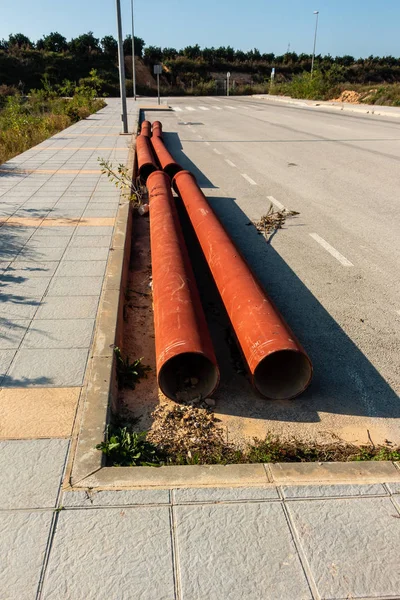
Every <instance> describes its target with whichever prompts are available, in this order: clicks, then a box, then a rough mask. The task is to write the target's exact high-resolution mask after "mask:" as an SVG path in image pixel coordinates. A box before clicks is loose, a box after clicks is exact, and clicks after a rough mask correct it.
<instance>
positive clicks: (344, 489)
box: [282, 483, 387, 498]
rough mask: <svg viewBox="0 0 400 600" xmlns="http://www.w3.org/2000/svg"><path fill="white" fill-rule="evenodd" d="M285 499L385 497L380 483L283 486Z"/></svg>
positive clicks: (384, 491) (385, 493)
mask: <svg viewBox="0 0 400 600" xmlns="http://www.w3.org/2000/svg"><path fill="white" fill-rule="evenodd" d="M282 493H283V495H284V497H285V498H329V497H330V498H332V497H333V498H334V497H340V496H385V495H387V492H386V490H385V488H384V487H383V485H382V484H381V483H376V484H365V485H351V484H345V485H293V486H283V487H282Z"/></svg>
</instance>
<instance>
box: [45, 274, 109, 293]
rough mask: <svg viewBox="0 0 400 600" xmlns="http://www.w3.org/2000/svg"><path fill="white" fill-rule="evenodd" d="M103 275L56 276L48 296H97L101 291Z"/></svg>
mask: <svg viewBox="0 0 400 600" xmlns="http://www.w3.org/2000/svg"><path fill="white" fill-rule="evenodd" d="M102 285H103V277H54V279H53V281H52V282H51V284H50V286H49V290H48V294H47V295H48V296H96V295H99V294H100V292H101V287H102Z"/></svg>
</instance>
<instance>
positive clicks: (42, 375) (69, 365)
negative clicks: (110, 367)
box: [2, 348, 88, 387]
mask: <svg viewBox="0 0 400 600" xmlns="http://www.w3.org/2000/svg"><path fill="white" fill-rule="evenodd" d="M87 356H88V350H87V349H83V348H82V349H81V348H78V349H77V348H73V349H69V350H68V349H59V348H51V349H50V348H49V349H44V350H43V349H34V350H32V349H27V348H24V349H20V350H18V352H17V353H16V355H15V358H14V360H13V362H12V364H11V367H10V369H9V371H8V373H7V375H6V376H5V378H4V379H3V383H2V386H3V387H75V386H81V385H82V383H83V377H84V374H85V367H86V360H87Z"/></svg>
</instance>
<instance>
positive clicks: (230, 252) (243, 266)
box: [173, 171, 312, 400]
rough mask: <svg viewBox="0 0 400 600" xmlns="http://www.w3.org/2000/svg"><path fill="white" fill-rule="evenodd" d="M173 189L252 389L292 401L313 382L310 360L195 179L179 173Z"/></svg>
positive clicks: (277, 398)
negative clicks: (206, 269) (214, 284)
mask: <svg viewBox="0 0 400 600" xmlns="http://www.w3.org/2000/svg"><path fill="white" fill-rule="evenodd" d="M173 186H174V189H175V190H176V191H177V192H178V193H179V195H180V197H181V198H182V201H183V203H184V205H185V208H186V211H187V213H188V216H189V218H190V221H191V223H192V225H193V228H194V231H195V233H196V236H197V238H198V240H199V243H200V246H201V248H202V250H203V253H204V255H205V258H206V260H207V263H208V266H209V268H210V270H211V273H212V276H213V278H214V281H215V283H216V286H217V288H218V290H219V293H220V295H221V298H222V301H223V303H224V305H225V308H226V311H227V313H228V316H229V318H230V321H231V324H232V327H233V329H234V331H235V334H236V337H237V340H238V342H239V344H240V347H241V349H242V352H243V355H244V357H245V359H246V361H247V364H248V368H249V371H250V374H251V377H252V380H253V384H254V386H255V388H256V389H257V390H258V391H259V392H260V394H261V395H262V396H265V397H266V398H270V399H274V400H288V399H290V398H294V397H295V396H297V395H298V394H300V393H301V392H303V391H304V390H305V389H306V388H307V386H308V385H309V383H310V381H311V377H312V365H311V362H310V359H309V358H308V356H307V354H306V353H305V351H304V350H303V348H302V347H301V346H300V344H299V342H298V341H297V340H296V338H295V336H294V335H293V333H292V332H291V330H290V329H289V327H288V325H287V324H286V323H285V322H284V320H283V318H282V316H281V315H280V314H279V312H278V310H277V309H276V307H275V306H274V304H273V303H272V301H271V300H270V299H269V298H268V296H267V295H266V293H265V292H264V290H263V289H262V287H261V285H260V283H259V282H258V281H257V279H256V278H255V276H254V275H253V273H252V272H251V270H250V267H249V266H248V264H247V263H246V261H245V259H244V258H243V257H242V256H241V254H240V253H239V251H238V249H237V248H236V246H235V245H234V243H233V242H232V240H231V239H230V237H229V235H228V234H227V233H226V231H225V229H224V228H223V226H222V225H221V223H220V221H219V220H218V218H217V217H216V215H215V213H214V212H213V211H212V209H211V207H210V205H209V204H208V202H207V200H206V198H205V196H204V194H203V192H202V191H201V190H200V188H199V186H198V185H197V183H196V180H195V178H194V176H193V175H192V174H191V173H189V171H180V172H179V173H178V174H177V175H175V177H174V180H173Z"/></svg>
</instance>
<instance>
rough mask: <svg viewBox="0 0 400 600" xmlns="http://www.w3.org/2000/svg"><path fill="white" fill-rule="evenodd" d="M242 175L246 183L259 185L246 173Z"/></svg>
mask: <svg viewBox="0 0 400 600" xmlns="http://www.w3.org/2000/svg"><path fill="white" fill-rule="evenodd" d="M240 174H241V176H242V177H244V178H245V180H246V181H248V182H249V183H250V185H257V184H256V182H255V181H254V179H252V178H251V177H249V176H248V175H246V173H240Z"/></svg>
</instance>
